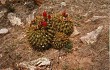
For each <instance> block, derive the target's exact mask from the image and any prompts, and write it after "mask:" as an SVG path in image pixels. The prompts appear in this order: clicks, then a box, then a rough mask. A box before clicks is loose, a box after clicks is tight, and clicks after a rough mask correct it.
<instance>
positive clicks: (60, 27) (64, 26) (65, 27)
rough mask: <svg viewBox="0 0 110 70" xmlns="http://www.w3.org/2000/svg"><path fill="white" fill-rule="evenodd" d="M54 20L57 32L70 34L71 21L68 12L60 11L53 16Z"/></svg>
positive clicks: (71, 29) (71, 30) (71, 28)
mask: <svg viewBox="0 0 110 70" xmlns="http://www.w3.org/2000/svg"><path fill="white" fill-rule="evenodd" d="M54 21H55V22H56V23H55V25H56V30H57V31H58V32H63V33H65V34H66V35H70V34H72V32H73V22H72V21H71V20H70V18H69V16H68V14H66V13H64V12H63V13H62V15H61V14H59V15H57V16H55V17H54Z"/></svg>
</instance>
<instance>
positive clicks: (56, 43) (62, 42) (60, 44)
mask: <svg viewBox="0 0 110 70" xmlns="http://www.w3.org/2000/svg"><path fill="white" fill-rule="evenodd" d="M68 42H69V39H68V36H67V35H65V34H64V33H61V32H56V34H55V37H54V39H53V42H52V46H53V48H55V49H58V50H60V49H62V48H64V47H65V46H66V45H67V44H68Z"/></svg>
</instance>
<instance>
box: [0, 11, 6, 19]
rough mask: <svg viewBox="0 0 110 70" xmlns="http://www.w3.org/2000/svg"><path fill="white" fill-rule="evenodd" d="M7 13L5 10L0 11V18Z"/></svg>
mask: <svg viewBox="0 0 110 70" xmlns="http://www.w3.org/2000/svg"><path fill="white" fill-rule="evenodd" d="M6 12H7V10H6V9H3V10H2V11H0V18H1V17H2V16H3V15H4V14H5V13H6Z"/></svg>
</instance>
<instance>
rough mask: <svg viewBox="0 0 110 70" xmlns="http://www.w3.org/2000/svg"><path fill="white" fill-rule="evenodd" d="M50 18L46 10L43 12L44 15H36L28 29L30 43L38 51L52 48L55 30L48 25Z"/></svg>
mask: <svg viewBox="0 0 110 70" xmlns="http://www.w3.org/2000/svg"><path fill="white" fill-rule="evenodd" d="M49 20H50V19H48V18H47V14H46V12H43V17H42V16H41V17H36V18H35V19H34V20H33V21H32V22H31V24H30V27H29V29H28V31H27V37H28V41H29V43H30V44H31V45H32V47H33V48H34V49H36V50H38V51H43V50H45V49H48V48H50V43H51V41H52V39H53V37H54V31H53V30H52V29H50V28H49V27H48V23H50V22H49Z"/></svg>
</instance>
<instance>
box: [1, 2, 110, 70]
mask: <svg viewBox="0 0 110 70" xmlns="http://www.w3.org/2000/svg"><path fill="white" fill-rule="evenodd" d="M0 1H1V3H0V70H109V29H108V27H109V23H110V20H109V19H110V17H109V16H110V12H109V10H110V1H109V0H49V1H48V0H45V1H42V0H41V1H38V0H36V1H33V0H11V1H10V2H9V1H8V0H7V1H6V2H5V0H0ZM65 9H66V10H67V12H68V13H69V14H70V16H71V17H72V19H73V21H74V23H73V24H74V32H73V34H72V35H71V37H70V39H71V41H72V43H73V48H72V51H71V52H70V53H67V52H64V50H61V51H60V52H59V51H58V50H55V49H49V50H47V51H44V52H38V51H35V50H33V49H32V48H31V46H30V45H29V43H28V41H27V38H26V27H27V26H28V24H29V23H30V21H31V20H33V19H34V17H35V16H36V15H40V14H41V13H42V12H43V11H44V10H47V11H48V12H53V13H57V12H60V11H62V10H65ZM98 27H99V28H98ZM97 28H98V29H97ZM92 31H93V32H92ZM90 32H91V33H90ZM87 33H88V34H87ZM59 53H60V56H59ZM39 62H40V63H41V64H39Z"/></svg>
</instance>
